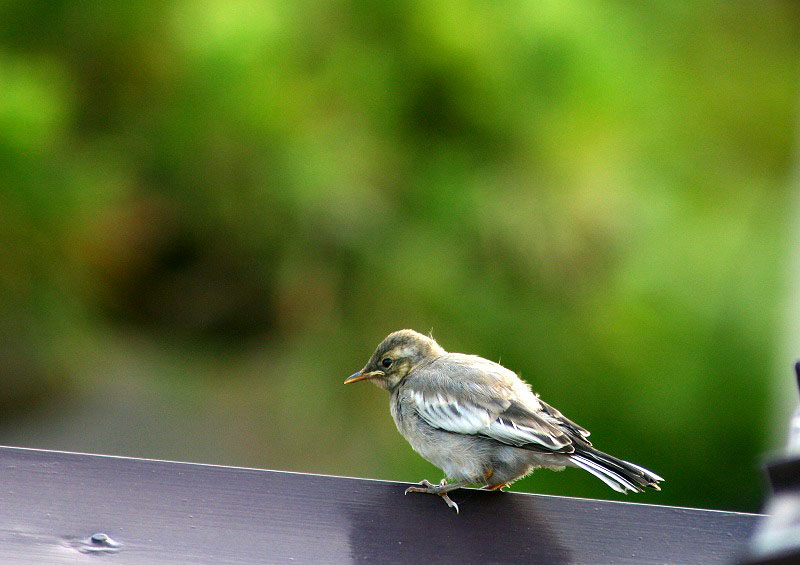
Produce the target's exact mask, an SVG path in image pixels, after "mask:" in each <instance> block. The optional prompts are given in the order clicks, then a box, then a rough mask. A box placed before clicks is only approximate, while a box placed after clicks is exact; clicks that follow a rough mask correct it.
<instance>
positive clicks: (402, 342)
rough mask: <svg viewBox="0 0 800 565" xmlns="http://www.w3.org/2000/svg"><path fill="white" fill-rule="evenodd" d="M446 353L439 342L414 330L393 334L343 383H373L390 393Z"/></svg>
mask: <svg viewBox="0 0 800 565" xmlns="http://www.w3.org/2000/svg"><path fill="white" fill-rule="evenodd" d="M444 353H445V351H444V349H442V348H441V347H440V346H439V344H438V343H436V340H434V339H433V338H430V337H427V336H424V335H422V334H421V333H417V332H415V331H414V330H400V331H396V332H392V333H390V334H389V335H388V336H386V339H384V340H383V341H382V342H381V343H380V345H378V347H377V349H375V353H373V354H372V357H370V360H369V362H368V363H367V364H366V365H365V366H364V368H363V369H361V370H360V371H359V372H357V373H355V374H353V375H350V376H349V377H348V378H347V379H346V380H345V381H344V384H350V383H355V382H358V381H366V380H370V381H372V382H374V383H375V384H376V385H378V386H379V387H381V388H385V389H386V390H391V389H393V388H394V387H396V386H397V385H398V384H399V383H400V381H402V380H403V378H405V376H406V375H407V374H408V373H410V372H411V371H412V370H414V368H415V367H418V366H420V365H421V364H423V363H425V362H426V361H430V360H432V359H435V358H436V357H439V356H440V355H443V354H444Z"/></svg>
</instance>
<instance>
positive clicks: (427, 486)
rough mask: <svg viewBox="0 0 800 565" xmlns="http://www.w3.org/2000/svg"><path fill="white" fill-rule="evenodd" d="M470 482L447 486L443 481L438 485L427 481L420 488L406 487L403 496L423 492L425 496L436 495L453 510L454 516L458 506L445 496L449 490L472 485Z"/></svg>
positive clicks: (459, 482)
mask: <svg viewBox="0 0 800 565" xmlns="http://www.w3.org/2000/svg"><path fill="white" fill-rule="evenodd" d="M472 482H473V481H458V482H455V483H450V484H447V481H446V480H445V479H442V482H440V483H439V484H438V485H434V484H432V483H430V482H428V481H422V482H421V483H420V485H421V486H418V487H408V488H407V489H406V492H405V494H408V493H409V492H424V493H427V494H438V495H439V496H441V497H442V500H444V501H445V502H446V503H447V505H448V506H449V507H450V508H452V509H453V510H455V511H456V514H458V504H456V503H455V502H453V501H452V500H450V497H449V496H447V493H448V492H450V491H451V490H456V489H457V488H461V487H465V486H467V485H470V484H472Z"/></svg>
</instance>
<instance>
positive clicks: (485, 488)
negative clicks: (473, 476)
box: [483, 483, 511, 491]
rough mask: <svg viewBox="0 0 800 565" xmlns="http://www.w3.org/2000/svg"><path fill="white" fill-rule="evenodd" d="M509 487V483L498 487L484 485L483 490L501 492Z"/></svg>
mask: <svg viewBox="0 0 800 565" xmlns="http://www.w3.org/2000/svg"><path fill="white" fill-rule="evenodd" d="M510 486H511V485H510V484H509V483H500V484H499V485H486V486H485V487H483V488H484V490H499V491H502V490H503V489H504V488H508V487H510Z"/></svg>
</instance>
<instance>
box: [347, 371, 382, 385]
mask: <svg viewBox="0 0 800 565" xmlns="http://www.w3.org/2000/svg"><path fill="white" fill-rule="evenodd" d="M385 376H386V373H384V372H383V371H371V372H369V373H364V372H362V371H359V372H357V373H353V374H352V375H350V376H349V377H347V378H346V379H345V380H344V384H346V385H349V384H350V383H357V382H358V381H366V380H369V379H377V378H378V377H385Z"/></svg>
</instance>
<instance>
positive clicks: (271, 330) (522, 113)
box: [0, 0, 800, 510]
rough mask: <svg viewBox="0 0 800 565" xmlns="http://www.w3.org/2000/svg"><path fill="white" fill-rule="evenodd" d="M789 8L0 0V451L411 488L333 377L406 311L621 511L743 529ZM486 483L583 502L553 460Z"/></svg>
mask: <svg viewBox="0 0 800 565" xmlns="http://www.w3.org/2000/svg"><path fill="white" fill-rule="evenodd" d="M798 23H800V11H798V8H797V5H796V4H793V3H789V2H762V3H752V4H748V3H734V4H731V3H723V2H699V3H681V2H673V3H665V4H661V5H647V6H639V5H629V4H625V3H619V4H617V3H602V4H591V3H589V4H587V3H585V2H535V3H529V2H505V3H501V4H496V3H490V2H478V1H476V2H417V1H413V0H407V1H404V2H390V3H380V2H364V1H351V2H346V1H336V2H334V1H327V2H288V3H287V2H274V3H269V2H230V1H227V0H218V1H208V2H185V1H177V0H176V1H173V2H158V3H151V2H130V3H104V2H69V1H64V2H50V1H48V2H31V1H16V0H5V1H3V2H0V88H1V89H2V96H0V171H2V174H0V184H1V185H2V192H0V218H2V221H0V284H2V285H3V288H4V289H5V290H4V291H3V292H2V296H3V298H2V299H0V300H2V301H3V302H2V303H0V308H2V310H0V312H2V317H0V357H2V358H3V360H2V361H0V369H2V375H3V376H2V379H0V380H2V381H3V382H2V383H1V386H0V407H4V406H5V407H8V408H9V409H8V410H3V413H4V414H5V415H6V416H5V421H4V424H5V427H4V428H3V429H2V430H0V440H3V441H7V442H19V443H23V444H25V445H32V446H33V445H35V446H41V447H58V448H63V449H73V450H98V451H104V452H113V453H121V454H127V455H144V456H150V457H166V458H171V459H194V460H204V461H209V462H217V463H226V464H239V465H250V466H266V467H272V468H280V469H296V470H304V471H313V472H327V473H338V474H349V475H361V476H374V477H381V478H392V479H398V480H413V481H416V480H419V479H422V478H423V477H427V478H429V479H434V478H437V472H436V471H435V470H434V469H433V468H432V467H430V466H429V465H427V464H426V463H424V462H422V461H421V460H420V459H419V458H418V457H417V456H416V455H415V454H413V453H412V452H411V450H410V448H408V447H406V446H405V444H404V443H403V441H402V439H401V438H400V437H399V436H398V435H397V434H396V433H395V431H394V429H393V427H392V425H391V421H390V419H389V416H388V408H387V406H386V399H385V398H384V397H383V395H382V394H383V393H381V392H380V391H378V390H375V389H373V388H372V387H368V386H361V387H353V388H352V389H350V388H348V389H344V388H343V387H342V386H341V381H342V380H343V379H344V377H346V376H347V375H348V374H350V373H351V372H353V371H355V370H356V369H358V368H360V367H361V366H362V365H363V363H364V361H365V360H366V359H367V358H368V356H369V355H370V353H371V352H372V349H373V348H374V346H375V345H376V344H377V343H378V342H379V341H380V339H381V338H382V337H384V335H385V334H386V333H388V332H389V331H392V330H395V329H399V328H402V327H412V328H415V329H417V330H419V331H423V332H427V331H429V330H431V329H432V330H433V333H434V335H435V336H436V337H437V338H438V339H439V340H440V342H441V344H442V345H443V346H444V347H445V348H447V349H450V350H458V351H465V352H471V353H477V354H481V355H483V356H485V357H488V358H491V359H500V360H501V361H502V362H503V363H504V364H505V365H506V366H508V367H509V368H512V369H514V370H516V371H518V372H520V373H521V374H522V375H523V377H525V378H526V379H528V380H529V382H531V383H532V384H533V387H534V389H535V390H537V391H539V392H540V393H541V394H542V396H543V398H545V399H546V400H547V401H548V402H550V403H552V404H554V405H556V406H557V407H558V408H560V409H561V410H562V411H563V412H564V413H565V414H566V415H567V416H569V417H571V418H573V419H575V420H577V421H578V422H579V423H581V424H583V425H584V426H586V427H588V428H589V429H591V430H592V431H594V437H596V444H597V445H598V447H600V448H602V449H605V450H608V451H610V452H612V453H614V454H616V455H618V456H621V457H625V458H628V459H631V460H632V461H635V462H637V463H640V464H642V465H644V466H647V467H648V468H651V469H653V470H654V471H656V472H658V473H659V474H661V475H663V476H664V477H665V478H666V479H667V482H666V484H665V490H664V492H663V493H660V494H652V495H646V496H643V497H642V498H640V499H639V500H643V501H647V502H658V503H668V504H682V505H690V506H701V507H716V508H728V509H743V510H756V509H757V508H758V507H759V503H760V500H761V492H760V487H761V479H760V477H759V469H758V464H759V461H760V459H759V458H760V456H761V455H762V453H763V452H764V451H765V450H766V449H767V446H768V443H769V442H770V441H771V440H772V438H773V437H774V436H773V433H772V432H771V430H772V428H773V427H774V426H775V425H776V424H775V421H774V420H773V419H772V418H771V415H772V414H773V412H774V410H775V407H773V406H771V403H770V398H771V393H770V390H771V386H770V376H771V375H772V374H774V373H775V372H776V361H775V360H776V358H778V354H779V349H780V345H781V341H782V340H783V339H784V338H783V336H782V335H781V331H780V327H781V322H782V318H781V316H782V311H781V310H782V308H783V304H784V300H783V295H784V294H785V293H786V288H787V286H788V285H787V283H786V276H785V274H786V273H785V269H784V264H785V263H786V261H787V258H788V256H789V252H790V251H792V249H791V248H790V246H789V244H788V241H789V237H788V236H789V233H790V232H789V221H790V214H789V212H790V208H791V201H792V198H791V196H792V195H791V190H790V185H789V182H788V179H789V176H790V173H791V167H792V159H791V157H792V148H793V139H794V138H793V136H794V133H795V125H796V122H797V119H796V118H797V102H798V88H797V77H798V70H800V69H798V67H799V66H800V43H798V42H797V31H796V30H797V26H798ZM779 362H780V372H781V373H784V372H788V370H789V364H788V360H784V359H779ZM784 365H785V367H784ZM98 390H103V391H104V392H103V396H102V397H103V404H104V405H105V406H106V408H105V409H104V410H98V409H97V407H96V406H92V402H91V400H87V399H93V398H96V394H97V391H98ZM67 392H68V393H69V396H68V398H69V399H70V400H69V407H63V411H61V412H59V410H56V407H58V406H61V405H62V404H63V401H64V400H63V399H64V398H65V394H66V393H67ZM43 407H49V408H47V409H45V408H43ZM12 408H13V410H11V409H12ZM43 414H44V415H43ZM126 418H127V419H126ZM87 421H88V422H91V423H92V424H95V425H94V426H87ZM20 430H22V431H20ZM187 438H190V439H187ZM516 488H522V489H531V490H535V491H538V492H551V493H559V494H570V495H580V496H596V497H607V498H613V497H615V496H616V495H615V493H613V492H610V491H608V490H607V489H606V488H605V487H604V485H602V484H601V483H599V482H598V481H594V480H593V479H592V478H591V477H584V476H582V475H581V474H580V473H577V472H575V471H568V472H566V473H565V474H563V475H556V474H551V473H544V472H542V473H537V474H535V476H534V478H532V479H528V480H526V481H524V482H522V483H520V484H518V485H517V487H516Z"/></svg>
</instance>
